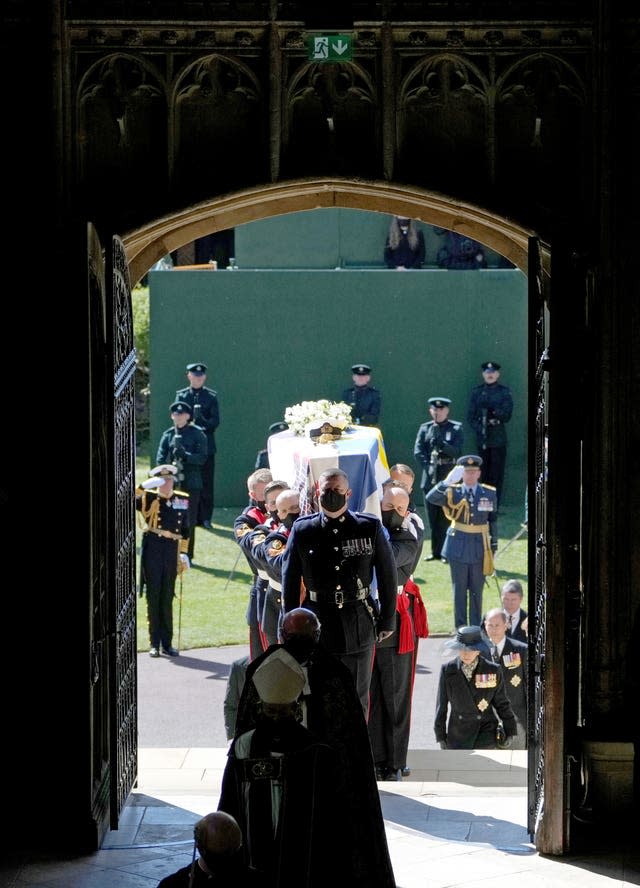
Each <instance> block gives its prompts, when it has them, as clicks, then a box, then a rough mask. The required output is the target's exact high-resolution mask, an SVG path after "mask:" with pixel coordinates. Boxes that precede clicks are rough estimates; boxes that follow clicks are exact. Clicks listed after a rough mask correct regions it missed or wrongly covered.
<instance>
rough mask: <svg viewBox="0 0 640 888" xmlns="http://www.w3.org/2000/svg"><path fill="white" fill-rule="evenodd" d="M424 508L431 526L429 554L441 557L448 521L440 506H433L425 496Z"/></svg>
mask: <svg viewBox="0 0 640 888" xmlns="http://www.w3.org/2000/svg"><path fill="white" fill-rule="evenodd" d="M425 494H426V491H425ZM424 508H425V511H426V513H427V515H428V516H429V527H430V528H431V554H432V555H433V557H434V558H441V557H442V547H443V546H444V538H445V537H446V535H447V530H448V528H449V521H448V519H447V518H446V517H445V514H444V511H443V508H442V506H435V505H434V504H433V503H428V502H427V499H426V496H425V500H424Z"/></svg>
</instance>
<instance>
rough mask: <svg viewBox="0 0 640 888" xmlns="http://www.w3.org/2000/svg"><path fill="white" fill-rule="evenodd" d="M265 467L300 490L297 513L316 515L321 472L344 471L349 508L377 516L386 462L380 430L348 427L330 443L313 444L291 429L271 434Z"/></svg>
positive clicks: (387, 470) (387, 473) (386, 470)
mask: <svg viewBox="0 0 640 888" xmlns="http://www.w3.org/2000/svg"><path fill="white" fill-rule="evenodd" d="M267 450H268V453H269V466H270V468H271V473H272V475H273V477H274V479H275V478H277V479H281V480H283V481H286V482H287V484H289V485H290V486H291V487H292V488H293V489H294V490H299V491H300V508H301V512H302V513H303V514H304V513H307V512H317V511H318V497H317V482H318V478H319V477H320V475H321V474H322V472H324V471H325V469H333V468H339V469H342V470H343V471H344V472H346V474H347V477H348V478H349V487H350V488H351V490H352V494H351V497H350V499H349V508H350V509H352V510H353V511H355V512H370V513H371V514H373V515H377V516H378V517H380V498H381V496H382V482H383V481H386V480H387V478H388V477H389V463H388V461H387V454H386V452H385V449H384V442H383V440H382V433H381V431H380V429H376V428H373V427H368V426H358V427H355V426H350V427H349V428H348V429H347V430H345V432H344V433H343V435H342V437H341V438H339V439H338V440H337V441H334V442H333V443H331V444H314V442H313V441H312V440H311V439H310V438H307V437H303V436H301V435H296V434H294V433H293V432H292V431H291V430H287V431H285V432H278V433H277V434H276V435H271V437H270V438H269V440H268V442H267Z"/></svg>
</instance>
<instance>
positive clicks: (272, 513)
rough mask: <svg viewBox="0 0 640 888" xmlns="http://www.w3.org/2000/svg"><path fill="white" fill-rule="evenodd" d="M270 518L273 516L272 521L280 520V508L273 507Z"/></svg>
mask: <svg viewBox="0 0 640 888" xmlns="http://www.w3.org/2000/svg"><path fill="white" fill-rule="evenodd" d="M269 518H271V520H272V521H279V520H280V519H279V518H278V510H277V509H271V510H270V512H269Z"/></svg>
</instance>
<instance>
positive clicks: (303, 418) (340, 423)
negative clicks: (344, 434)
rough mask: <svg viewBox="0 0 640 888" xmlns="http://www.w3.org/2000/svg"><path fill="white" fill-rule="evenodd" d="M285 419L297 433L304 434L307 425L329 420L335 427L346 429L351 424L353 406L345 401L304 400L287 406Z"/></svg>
mask: <svg viewBox="0 0 640 888" xmlns="http://www.w3.org/2000/svg"><path fill="white" fill-rule="evenodd" d="M284 421H285V422H286V423H287V425H288V426H289V428H290V429H291V431H292V432H295V434H296V435H304V434H305V432H306V430H307V427H308V426H309V425H310V424H313V423H316V424H317V423H322V422H328V423H329V424H330V425H332V426H333V427H334V428H337V429H346V428H347V426H348V425H350V424H351V407H349V405H348V404H345V403H344V401H338V402H334V401H329V400H327V399H326V398H321V399H320V400H319V401H302V402H301V403H300V404H293V405H292V406H291V407H287V409H286V410H285V412H284Z"/></svg>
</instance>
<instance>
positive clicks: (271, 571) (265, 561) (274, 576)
mask: <svg viewBox="0 0 640 888" xmlns="http://www.w3.org/2000/svg"><path fill="white" fill-rule="evenodd" d="M276 511H277V520H275V521H274V527H273V529H272V530H271V531H269V530H268V529H267V528H266V527H265V526H264V525H263V526H262V527H257V528H256V529H255V530H254V531H253V534H252V535H251V536H252V554H253V557H254V559H255V561H256V563H257V564H258V565H259V566H260V567H262V568H263V569H264V570H265V571H266V572H267V575H268V577H269V585H268V586H267V590H266V592H265V596H264V603H263V606H262V612H261V618H260V626H261V629H262V637H263V639H264V640H265V641H266V643H267V644H268V645H269V644H276V643H277V641H278V625H279V622H280V617H281V614H282V561H283V559H284V552H285V548H286V545H287V541H288V539H289V534H290V533H291V528H292V527H293V522H294V521H295V520H296V518H299V517H300V491H298V490H291V489H290V488H285V489H284V490H281V491H280V492H279V493H278V496H277V499H276Z"/></svg>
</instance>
